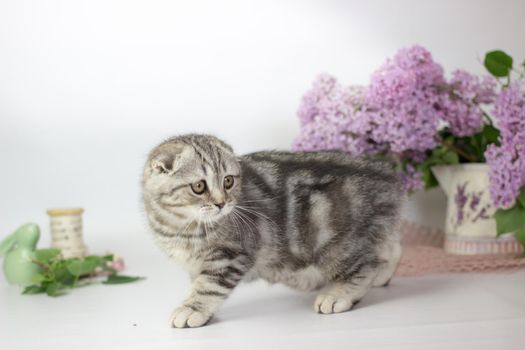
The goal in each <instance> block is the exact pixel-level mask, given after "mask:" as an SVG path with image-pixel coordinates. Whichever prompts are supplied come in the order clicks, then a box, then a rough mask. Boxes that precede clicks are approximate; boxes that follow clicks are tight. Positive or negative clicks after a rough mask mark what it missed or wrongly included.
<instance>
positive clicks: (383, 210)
mask: <svg viewBox="0 0 525 350" xmlns="http://www.w3.org/2000/svg"><path fill="white" fill-rule="evenodd" d="M143 197H144V205H145V208H146V213H147V215H148V220H149V223H150V225H151V227H152V228H153V231H154V236H155V238H156V241H157V242H158V243H159V244H160V246H161V247H162V249H163V250H165V251H166V252H167V253H168V254H169V255H170V256H171V257H172V258H174V259H176V260H178V261H179V262H180V263H181V264H182V265H183V266H184V267H185V269H187V270H188V272H189V274H190V276H191V280H192V285H191V292H190V294H189V296H188V297H187V298H186V300H185V301H184V302H183V303H182V305H181V306H180V307H179V308H177V309H176V310H175V311H174V313H173V314H172V316H171V320H170V322H171V325H172V326H173V327H177V328H181V327H199V326H202V325H204V324H205V323H206V322H208V320H209V319H210V318H211V317H212V316H213V314H214V313H215V312H216V311H217V309H218V308H219V306H220V305H221V304H222V303H223V302H224V300H225V299H226V298H227V297H228V295H229V294H230V293H231V292H232V290H233V289H234V288H235V286H237V284H239V282H240V281H241V280H251V279H254V278H262V279H265V280H267V281H268V282H270V283H276V282H280V283H283V284H285V285H287V286H289V287H292V288H295V289H298V290H303V291H310V290H316V289H320V292H319V295H318V296H317V298H316V299H315V302H314V309H315V310H316V311H317V312H319V313H323V314H331V313H336V312H343V311H346V310H349V309H350V308H351V307H352V306H353V305H354V304H355V303H357V302H358V301H359V300H360V299H361V298H362V297H363V296H364V295H365V294H366V292H367V291H368V290H369V289H370V287H372V286H383V285H386V284H387V283H388V282H389V280H390V278H391V277H392V275H393V273H394V270H395V269H396V266H397V263H398V260H399V258H400V255H401V247H400V243H399V234H398V223H399V213H400V207H401V204H402V199H403V197H404V195H403V190H402V186H401V184H400V180H399V179H398V177H397V175H396V173H395V171H394V170H393V167H392V166H391V165H389V164H387V163H386V162H381V161H366V160H363V159H357V158H353V157H351V156H349V155H348V154H345V153H340V152H333V151H330V152H312V153H290V152H258V153H252V154H248V155H245V156H241V157H236V156H235V154H234V153H233V150H232V148H231V147H230V146H229V145H227V144H226V143H224V142H223V141H221V140H219V139H217V138H216V137H213V136H208V135H196V134H191V135H184V136H178V137H174V138H171V139H169V140H167V141H166V142H163V143H162V144H160V145H159V146H157V147H156V148H155V149H153V150H152V151H151V153H150V155H149V157H148V160H147V162H146V165H145V169H144V179H143Z"/></svg>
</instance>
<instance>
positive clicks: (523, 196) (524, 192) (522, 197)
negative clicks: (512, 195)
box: [518, 186, 525, 208]
mask: <svg viewBox="0 0 525 350" xmlns="http://www.w3.org/2000/svg"><path fill="white" fill-rule="evenodd" d="M518 202H519V203H520V204H521V205H522V206H523V207H524V208H525V186H523V187H522V188H521V191H520V194H519V195H518Z"/></svg>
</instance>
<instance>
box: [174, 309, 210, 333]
mask: <svg viewBox="0 0 525 350" xmlns="http://www.w3.org/2000/svg"><path fill="white" fill-rule="evenodd" d="M210 318H211V315H207V314H205V313H204V312H201V311H197V310H195V309H193V308H191V307H188V306H180V307H178V308H177V309H175V311H173V313H172V314H171V318H170V326H171V327H175V328H186V327H190V328H194V327H201V326H204V325H205V324H206V322H208V321H209V320H210Z"/></svg>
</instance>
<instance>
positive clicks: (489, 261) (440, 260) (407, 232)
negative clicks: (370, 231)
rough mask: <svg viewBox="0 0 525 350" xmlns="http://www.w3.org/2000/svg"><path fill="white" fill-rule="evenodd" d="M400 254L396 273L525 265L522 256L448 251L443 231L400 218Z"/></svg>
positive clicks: (480, 270)
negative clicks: (401, 221)
mask: <svg viewBox="0 0 525 350" xmlns="http://www.w3.org/2000/svg"><path fill="white" fill-rule="evenodd" d="M401 232H402V243H403V255H402V257H401V261H400V262H399V266H398V268H397V271H396V276H405V277H408V276H422V275H429V274H435V273H447V272H494V271H509V270H516V269H519V268H524V267H525V259H520V258H518V257H515V256H508V255H507V256H505V255H452V254H447V253H445V251H444V250H443V248H442V247H443V241H444V237H445V236H444V233H443V232H442V231H440V230H437V229H432V228H428V227H425V226H422V225H418V224H415V223H411V222H408V221H405V222H403V224H402V228H401Z"/></svg>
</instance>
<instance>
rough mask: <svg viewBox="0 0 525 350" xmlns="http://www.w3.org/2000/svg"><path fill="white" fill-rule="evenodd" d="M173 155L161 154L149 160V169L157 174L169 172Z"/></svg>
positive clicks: (173, 159)
mask: <svg viewBox="0 0 525 350" xmlns="http://www.w3.org/2000/svg"><path fill="white" fill-rule="evenodd" d="M174 162H175V155H172V154H162V155H159V156H158V157H156V158H154V159H152V160H151V163H150V164H151V169H152V170H153V172H155V173H158V174H169V173H170V172H172V171H173V168H174V164H173V163H174Z"/></svg>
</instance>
